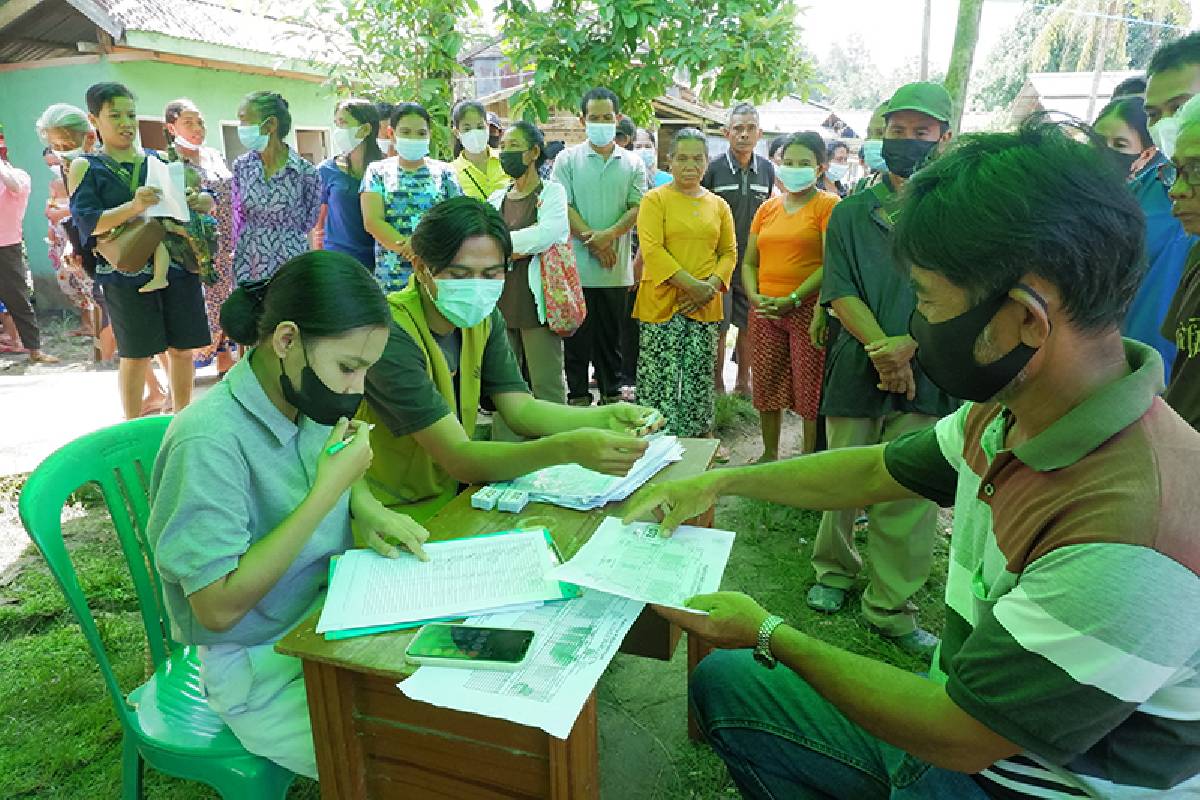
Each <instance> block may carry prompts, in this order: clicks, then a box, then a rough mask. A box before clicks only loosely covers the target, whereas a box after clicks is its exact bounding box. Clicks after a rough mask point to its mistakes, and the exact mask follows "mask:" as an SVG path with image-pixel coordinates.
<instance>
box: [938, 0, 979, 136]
mask: <svg viewBox="0 0 1200 800" xmlns="http://www.w3.org/2000/svg"><path fill="white" fill-rule="evenodd" d="M982 14H983V0H958V25H957V27H956V28H955V29H954V49H953V51H952V52H951V53H950V66H949V67H948V68H947V69H946V90H947V91H948V92H950V98H951V100H953V103H954V105H953V108H952V111H951V113H950V129H951V130H953V131H954V132H955V133H957V132H958V129H959V127H960V126H961V125H962V115H963V108H964V107H965V106H966V103H967V85H968V83H969V81H970V79H971V63H972V62H973V61H974V60H975V44H976V43H977V42H978V41H979V17H980V16H981V15H982Z"/></svg>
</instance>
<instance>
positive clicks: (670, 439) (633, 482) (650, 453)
mask: <svg viewBox="0 0 1200 800" xmlns="http://www.w3.org/2000/svg"><path fill="white" fill-rule="evenodd" d="M681 458H683V445H681V444H680V443H679V439H678V438H676V437H674V436H656V437H653V438H651V440H650V445H649V447H647V448H646V452H645V453H643V454H642V457H641V458H639V459H638V460H637V461H636V462H635V463H634V465H633V467H632V468H631V469H630V470H629V472H628V474H626V475H625V476H624V477H617V476H615V475H605V474H603V473H600V472H595V471H594V470H590V469H587V468H586V467H582V466H580V465H579V464H559V465H557V466H553V467H546V468H545V469H539V470H538V471H537V472H531V473H529V474H528V475H524V476H522V477H520V478H517V479H516V480H514V481H510V482H509V483H508V484H507V486H509V487H511V488H513V489H518V490H520V491H523V492H528V493H529V499H530V500H533V501H535V502H540V503H553V504H554V505H557V506H563V507H564V508H573V509H575V510H577V511H590V510H591V509H593V508H599V507H600V506H602V505H605V504H606V503H611V502H619V501H621V500H624V499H625V498H627V497H629V495H631V494H633V493H634V492H635V491H637V489H639V488H640V487H641V486H642V484H644V483H645V482H646V481H648V480H650V479H651V478H652V477H654V476H655V475H656V474H657V473H658V472H659V471H661V470H662V469H663V468H665V467H666V466H667V465H668V464H671V463H673V462H675V461H679V460H680V459H681Z"/></svg>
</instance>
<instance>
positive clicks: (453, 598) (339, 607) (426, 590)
mask: <svg viewBox="0 0 1200 800" xmlns="http://www.w3.org/2000/svg"><path fill="white" fill-rule="evenodd" d="M425 552H426V553H428V554H429V561H428V562H427V563H426V562H421V561H418V560H417V559H416V557H415V556H412V555H408V554H402V555H400V557H398V558H384V557H383V556H381V555H378V554H377V553H375V551H373V550H350V551H348V552H346V554H345V555H343V556H342V557H341V560H340V561H338V565H337V570H336V571H335V572H334V574H333V581H332V582H331V583H330V586H329V593H328V596H327V597H326V599H325V608H324V609H323V610H322V612H321V619H320V621H319V622H318V623H317V633H325V632H326V631H331V630H345V629H347V628H366V627H372V626H376V625H393V624H395V623H399V622H413V621H415V620H427V619H438V618H442V617H451V618H453V617H465V616H467V615H469V614H478V613H481V612H485V611H491V610H493V609H496V608H502V607H506V606H514V605H518V604H523V603H539V602H545V601H547V600H558V599H561V598H562V597H563V591H562V587H561V586H560V585H559V583H558V579H557V578H554V577H552V576H551V574H550V573H551V570H552V568H553V567H554V566H555V565H556V564H557V558H556V556H555V555H554V551H553V550H551V549H550V545H549V543H548V542H547V541H546V534H545V532H544V531H543V530H542V529H540V528H539V529H537V530H530V531H513V532H510V533H503V534H499V535H496V536H474V537H470V538H467V539H452V540H450V541H445V542H432V543H429V544H426V545H425Z"/></svg>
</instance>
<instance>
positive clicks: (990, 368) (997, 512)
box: [630, 122, 1200, 800]
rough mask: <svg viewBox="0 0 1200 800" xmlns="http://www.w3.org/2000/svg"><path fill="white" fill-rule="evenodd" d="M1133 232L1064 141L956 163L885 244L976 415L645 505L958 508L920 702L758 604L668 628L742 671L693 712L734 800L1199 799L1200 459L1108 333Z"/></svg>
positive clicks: (912, 688) (716, 665) (717, 603)
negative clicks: (942, 618)
mask: <svg viewBox="0 0 1200 800" xmlns="http://www.w3.org/2000/svg"><path fill="white" fill-rule="evenodd" d="M1143 233H1144V222H1143V218H1142V215H1141V213H1140V212H1139V210H1138V206H1137V204H1136V202H1135V201H1134V199H1133V197H1132V195H1131V194H1130V193H1129V192H1128V191H1127V190H1126V189H1125V187H1124V186H1123V185H1122V182H1121V180H1120V178H1119V177H1118V176H1117V175H1116V174H1115V172H1114V171H1112V170H1111V168H1107V167H1106V166H1105V162H1104V160H1103V158H1102V156H1101V155H1100V154H1099V152H1098V151H1097V150H1096V149H1094V148H1092V147H1089V146H1088V145H1086V144H1081V143H1079V142H1077V141H1075V140H1074V139H1073V137H1072V136H1071V135H1068V134H1066V133H1064V132H1063V131H1062V130H1060V129H1059V128H1057V127H1056V126H1053V125H1049V124H1045V123H1041V124H1039V123H1036V122H1034V123H1027V124H1026V125H1024V126H1023V127H1022V128H1021V129H1020V130H1019V131H1017V132H1015V133H995V134H980V135H976V136H968V137H963V141H962V143H961V144H959V145H958V146H957V147H955V148H952V149H951V150H950V151H948V152H947V153H946V154H945V155H944V156H942V157H941V158H939V159H938V160H937V161H936V162H934V163H932V164H930V165H929V166H927V167H926V168H925V169H923V170H922V171H921V172H920V173H918V174H917V175H916V176H914V178H913V180H912V182H911V185H910V186H909V188H908V194H907V198H906V201H905V206H904V208H903V211H902V213H901V215H900V222H899V223H898V224H897V226H896V231H895V246H896V248H897V254H898V256H899V257H900V261H901V262H902V263H908V264H910V265H911V279H912V282H913V287H914V289H915V291H916V294H917V298H918V303H917V310H916V312H915V313H914V314H913V319H912V323H911V327H912V334H913V336H914V338H915V339H916V340H917V342H918V350H917V358H918V359H920V361H921V366H922V368H923V369H925V371H926V372H927V373H928V374H929V376H930V377H931V378H932V379H933V380H934V381H935V382H936V383H938V384H939V385H940V386H941V387H942V388H943V389H944V390H945V391H947V392H949V393H950V394H953V395H956V396H959V397H962V398H963V399H965V400H970V401H973V402H969V403H967V404H965V405H964V406H963V407H962V408H961V409H959V410H958V411H957V412H955V413H953V414H951V415H950V416H947V417H945V418H943V419H942V420H940V421H939V422H938V423H937V424H936V425H934V426H933V427H931V428H928V429H926V430H923V431H918V432H915V433H912V434H909V435H908V436H906V437H903V438H901V439H897V440H895V441H893V442H891V443H889V444H886V445H879V446H877V447H862V448H853V449H848V450H835V451H830V452H827V453H821V454H817V455H813V456H805V457H803V458H798V459H792V460H790V461H786V462H780V463H777V464H769V465H762V466H754V467H745V468H740V469H731V470H720V471H716V472H712V473H708V474H706V475H703V476H700V477H697V478H692V479H689V480H685V481H678V482H674V483H668V484H663V485H661V486H658V487H650V488H648V489H646V490H644V491H643V492H642V493H641V494H640V495H639V496H638V497H637V498H635V500H634V501H633V503H632V505H631V507H630V515H631V517H632V516H634V515H638V514H640V513H644V512H646V511H650V510H651V509H656V510H658V511H659V512H660V513H661V514H662V515H663V526H664V529H666V530H670V529H672V528H673V527H674V526H675V525H678V524H679V522H680V521H682V520H684V519H688V518H690V517H691V516H693V515H694V514H696V513H698V512H699V511H701V510H703V509H705V508H708V507H709V506H710V505H711V504H712V502H713V501H714V500H715V499H716V497H717V496H719V495H721V494H740V495H745V496H749V497H755V498H759V499H765V500H771V501H775V502H779V503H786V504H788V505H793V506H799V507H804V508H815V509H830V508H854V507H859V506H863V505H869V504H871V503H875V502H881V501H889V500H897V499H902V498H911V497H916V496H922V497H927V498H930V499H933V500H935V501H937V502H939V503H940V504H942V505H951V504H953V506H954V532H953V537H952V540H951V559H950V569H949V576H948V579H947V583H946V624H945V630H944V631H943V634H942V644H941V647H940V650H939V652H938V654H937V655H936V656H935V659H934V664H933V667H932V669H931V672H930V675H929V677H928V678H925V677H922V676H918V675H913V674H910V673H907V672H904V671H903V670H900V669H898V668H895V667H892V666H889V665H886V664H882V663H879V662H876V661H873V660H871V659H869V658H865V657H862V656H858V655H854V654H851V653H848V652H845V651H843V650H840V649H838V648H835V647H832V646H829V645H826V644H824V643H822V642H820V641H819V640H817V639H815V638H812V637H810V636H807V635H806V634H804V633H803V632H801V631H800V630H799V629H798V628H797V627H793V626H789V625H788V624H787V623H786V622H784V621H783V620H782V619H780V618H779V617H774V616H771V615H769V614H768V613H767V612H766V611H765V610H763V609H762V608H761V607H760V606H759V605H758V604H757V603H756V602H755V601H754V600H752V599H751V598H749V597H747V596H746V595H743V594H737V593H730V592H722V593H717V594H712V595H705V596H700V597H696V598H693V599H692V600H691V601H689V604H690V605H691V606H693V607H694V608H697V609H700V610H703V611H707V612H708V615H707V616H702V617H697V616H696V615H694V614H687V613H683V612H673V611H670V610H667V609H662V610H660V613H662V614H663V615H664V616H666V617H667V618H668V619H671V620H672V621H674V622H677V623H678V624H680V625H682V626H683V627H685V628H687V629H689V630H690V631H692V632H693V633H695V634H697V635H699V636H702V637H703V638H705V639H707V640H708V641H710V642H712V643H713V644H715V645H716V646H717V647H721V648H726V649H724V650H722V651H720V652H717V653H714V654H713V655H711V656H709V657H708V658H707V659H705V660H704V661H703V662H702V663H701V664H700V666H699V667H698V669H697V670H696V672H695V673H694V675H693V678H692V687H691V689H692V691H691V695H692V702H693V704H694V707H695V710H696V712H697V714H698V717H699V720H700V723H701V725H702V728H703V730H704V731H705V733H706V735H707V736H708V740H709V741H710V742H711V743H712V745H713V747H714V749H716V751H717V753H718V754H719V755H721V757H722V758H723V759H724V760H725V762H726V764H727V765H728V767H729V770H730V773H731V774H732V776H733V778H734V780H735V781H736V782H737V784H738V787H739V788H740V789H741V791H742V793H743V794H744V795H745V796H747V797H755V798H785V797H786V798H799V797H838V798H854V799H855V800H858V799H859V798H887V797H905V798H953V799H954V800H972V798H1012V797H1020V798H1028V797H1039V798H1076V797H1099V798H1115V799H1116V800H1121V799H1122V798H1144V797H1151V796H1154V797H1160V796H1161V797H1173V798H1175V797H1200V531H1198V529H1197V523H1196V520H1197V519H1200V492H1197V491H1196V489H1195V487H1194V479H1195V476H1196V475H1197V474H1198V472H1200V434H1198V433H1196V432H1195V431H1194V430H1193V429H1192V428H1191V427H1190V426H1189V425H1188V424H1187V423H1186V422H1185V421H1184V420H1182V419H1181V418H1180V417H1179V416H1178V415H1177V414H1176V413H1175V412H1174V411H1172V410H1171V409H1170V408H1168V407H1167V406H1166V404H1164V403H1163V401H1162V400H1161V399H1160V398H1159V397H1158V396H1157V394H1158V392H1159V391H1160V390H1161V386H1162V363H1161V359H1160V358H1159V356H1158V354H1157V353H1156V352H1155V351H1154V350H1153V349H1152V348H1150V347H1147V346H1145V345H1142V344H1139V343H1137V342H1133V341H1130V340H1122V338H1121V336H1120V333H1119V325H1120V322H1121V319H1122V318H1123V316H1124V314H1125V311H1126V309H1127V308H1128V307H1129V303H1130V301H1131V300H1132V298H1133V296H1134V294H1135V292H1136V290H1137V286H1138V282H1139V280H1140V278H1141V266H1140V264H1141V258H1140V254H1141V250H1142V239H1143ZM737 648H742V649H737ZM747 648H753V650H750V649H747ZM777 661H779V662H782V663H783V666H784V668H773V667H775V664H776V662H777ZM756 662H757V663H756Z"/></svg>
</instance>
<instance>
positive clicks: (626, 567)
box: [554, 517, 734, 611]
mask: <svg viewBox="0 0 1200 800" xmlns="http://www.w3.org/2000/svg"><path fill="white" fill-rule="evenodd" d="M733 537H734V534H733V531H719V530H714V529H712V528H696V527H693V526H691V525H683V526H680V528H679V529H678V530H676V531H675V535H674V536H672V537H670V538H669V539H668V538H664V537H662V536H661V535H660V534H659V526H658V525H655V524H653V523H650V522H635V523H633V524H631V525H623V524H622V523H621V520H619V519H617V518H616V517H608V518H607V519H605V520H604V522H602V523H600V527H599V528H597V529H596V532H595V533H593V534H592V538H590V539H588V541H587V543H586V544H585V545H584V546H583V547H581V548H579V552H578V553H576V554H575V557H574V558H572V559H571V560H570V561H568V562H567V563H566V564H563V565H562V566H561V567H559V568H558V569H556V570H554V575H555V577H556V578H558V579H559V580H560V581H566V582H568V583H574V584H576V585H578V586H586V587H588V588H591V589H598V590H600V591H602V592H609V593H611V594H616V595H620V596H622V597H628V598H631V599H633V600H640V601H642V602H646V603H654V604H656V605H661V606H671V607H674V608H683V604H684V602H686V601H687V599H688V598H690V597H692V596H694V595H697V594H708V593H709V592H715V591H717V589H719V588H720V586H721V576H722V575H723V574H724V573H725V565H726V563H728V561H729V551H730V550H731V549H732V548H733ZM685 610H689V611H690V610H691V609H685Z"/></svg>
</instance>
